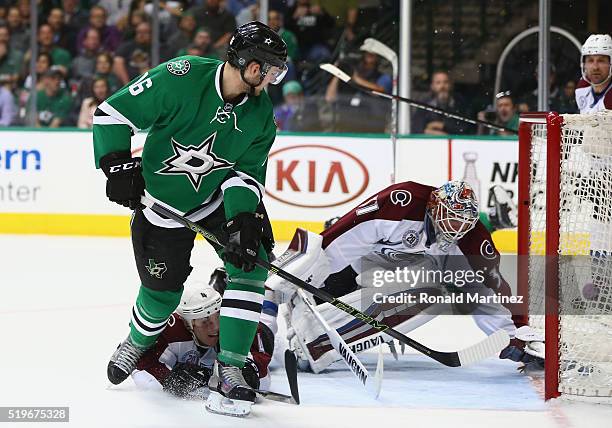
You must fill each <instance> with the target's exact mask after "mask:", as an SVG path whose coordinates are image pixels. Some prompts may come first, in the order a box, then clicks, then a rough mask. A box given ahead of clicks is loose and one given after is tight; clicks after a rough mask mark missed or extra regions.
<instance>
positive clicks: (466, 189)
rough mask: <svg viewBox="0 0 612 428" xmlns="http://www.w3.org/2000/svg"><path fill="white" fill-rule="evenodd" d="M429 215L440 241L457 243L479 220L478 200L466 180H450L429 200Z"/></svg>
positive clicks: (435, 191)
mask: <svg viewBox="0 0 612 428" xmlns="http://www.w3.org/2000/svg"><path fill="white" fill-rule="evenodd" d="M427 215H429V218H430V219H431V222H432V223H433V226H434V230H435V232H436V239H437V240H438V241H442V242H446V243H447V244H452V243H456V242H457V241H458V240H460V239H461V238H462V237H464V236H465V235H466V234H467V233H468V232H469V231H470V230H472V229H473V228H474V226H476V222H478V217H479V213H478V201H477V200H476V195H475V194H474V191H473V190H472V187H471V186H470V185H469V184H467V183H466V182H464V181H449V182H448V183H446V184H444V185H443V186H441V187H439V188H437V189H436V190H434V191H433V192H431V195H430V197H429V201H428V202H427Z"/></svg>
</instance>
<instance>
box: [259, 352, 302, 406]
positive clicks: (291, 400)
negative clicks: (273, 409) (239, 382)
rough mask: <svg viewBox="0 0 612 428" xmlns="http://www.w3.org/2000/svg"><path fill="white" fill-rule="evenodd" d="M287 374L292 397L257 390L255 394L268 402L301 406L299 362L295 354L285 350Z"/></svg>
mask: <svg viewBox="0 0 612 428" xmlns="http://www.w3.org/2000/svg"><path fill="white" fill-rule="evenodd" d="M285 372H286V373H287V382H288V383H289V390H290V391H291V395H285V394H281V393H279V392H272V391H262V390H261V389H256V390H255V392H256V393H257V395H259V396H260V397H262V398H265V399H266V400H272V401H279V402H281V403H287V404H300V393H299V391H298V383H297V360H296V358H295V355H294V354H293V352H291V351H290V350H289V349H287V350H285Z"/></svg>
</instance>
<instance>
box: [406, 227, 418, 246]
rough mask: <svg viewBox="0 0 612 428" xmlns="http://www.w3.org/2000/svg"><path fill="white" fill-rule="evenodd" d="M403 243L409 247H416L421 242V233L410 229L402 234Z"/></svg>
mask: <svg viewBox="0 0 612 428" xmlns="http://www.w3.org/2000/svg"><path fill="white" fill-rule="evenodd" d="M402 243H403V244H404V246H406V247H408V248H414V247H416V246H417V244H418V243H419V233H418V232H417V231H416V230H409V231H408V232H406V233H404V236H402Z"/></svg>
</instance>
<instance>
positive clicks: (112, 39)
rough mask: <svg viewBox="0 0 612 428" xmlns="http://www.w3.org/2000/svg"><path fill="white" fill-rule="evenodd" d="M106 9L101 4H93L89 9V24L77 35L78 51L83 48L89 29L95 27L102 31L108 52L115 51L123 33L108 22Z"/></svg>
mask: <svg viewBox="0 0 612 428" xmlns="http://www.w3.org/2000/svg"><path fill="white" fill-rule="evenodd" d="M106 19H107V16H106V9H104V8H103V7H101V6H93V7H92V8H91V10H90V11H89V24H87V25H86V26H85V27H83V28H82V29H81V31H80V32H79V35H78V36H77V44H76V48H77V51H78V52H80V51H81V49H83V40H85V35H86V34H87V30H89V29H90V28H92V27H93V28H95V29H97V30H98V31H99V32H100V36H101V37H102V48H103V49H104V50H105V51H108V52H115V50H117V47H118V46H119V43H120V42H121V33H119V30H117V28H116V27H115V26H113V25H107V24H106Z"/></svg>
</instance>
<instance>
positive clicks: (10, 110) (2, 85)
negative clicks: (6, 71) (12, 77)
mask: <svg viewBox="0 0 612 428" xmlns="http://www.w3.org/2000/svg"><path fill="white" fill-rule="evenodd" d="M10 85H11V83H10V82H9V81H6V80H4V76H2V75H0V126H10V125H11V124H12V123H13V121H14V120H15V116H16V114H17V107H16V106H15V99H14V98H13V94H12V93H11V91H10Z"/></svg>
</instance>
